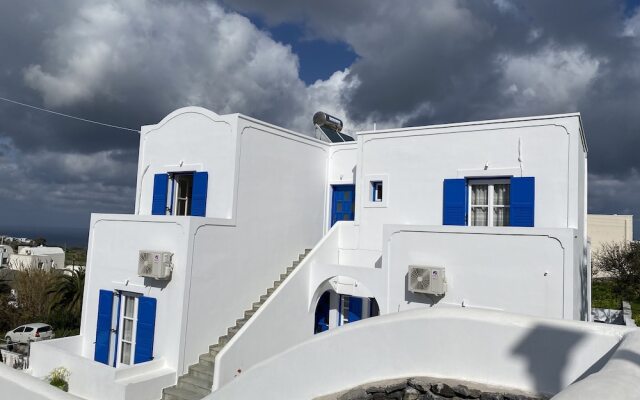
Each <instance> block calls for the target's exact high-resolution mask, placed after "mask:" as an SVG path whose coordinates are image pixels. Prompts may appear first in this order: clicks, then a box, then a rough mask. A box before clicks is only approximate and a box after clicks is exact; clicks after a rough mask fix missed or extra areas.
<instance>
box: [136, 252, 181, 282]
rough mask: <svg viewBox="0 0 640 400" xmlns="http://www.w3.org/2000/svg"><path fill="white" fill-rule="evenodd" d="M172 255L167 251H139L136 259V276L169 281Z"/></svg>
mask: <svg viewBox="0 0 640 400" xmlns="http://www.w3.org/2000/svg"><path fill="white" fill-rule="evenodd" d="M172 257H173V254H172V253H169V252H167V251H149V250H140V254H139V258H138V275H139V276H143V277H145V278H153V279H169V278H171V271H172V270H173V264H172V263H171V259H172Z"/></svg>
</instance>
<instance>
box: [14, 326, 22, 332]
mask: <svg viewBox="0 0 640 400" xmlns="http://www.w3.org/2000/svg"><path fill="white" fill-rule="evenodd" d="M13 332H14V333H22V332H24V326H21V327H20V328H18V329H16V330H15V331H13Z"/></svg>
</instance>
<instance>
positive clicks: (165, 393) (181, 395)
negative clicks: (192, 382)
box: [162, 386, 204, 400]
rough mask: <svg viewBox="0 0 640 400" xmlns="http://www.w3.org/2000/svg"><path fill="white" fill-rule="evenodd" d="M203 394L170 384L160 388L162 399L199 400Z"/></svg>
mask: <svg viewBox="0 0 640 400" xmlns="http://www.w3.org/2000/svg"><path fill="white" fill-rule="evenodd" d="M203 397H204V396H201V395H200V394H198V393H195V392H192V391H191V390H187V389H184V388H178V387H175V386H171V387H168V388H165V389H163V390H162V398H163V400H200V399H202V398H203Z"/></svg>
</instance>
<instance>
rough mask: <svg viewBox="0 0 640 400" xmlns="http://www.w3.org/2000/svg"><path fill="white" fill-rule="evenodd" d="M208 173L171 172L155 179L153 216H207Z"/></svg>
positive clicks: (156, 176) (159, 175)
mask: <svg viewBox="0 0 640 400" xmlns="http://www.w3.org/2000/svg"><path fill="white" fill-rule="evenodd" d="M208 180H209V174H208V173H207V172H169V173H160V174H155V175H154V178H153V202H152V204H151V214H152V215H190V216H197V217H204V216H206V209H207V190H208Z"/></svg>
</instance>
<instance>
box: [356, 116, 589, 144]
mask: <svg viewBox="0 0 640 400" xmlns="http://www.w3.org/2000/svg"><path fill="white" fill-rule="evenodd" d="M568 117H569V118H570V117H577V118H578V121H579V128H580V137H581V139H582V146H583V148H584V151H585V152H587V150H588V148H587V142H586V139H585V136H584V131H583V125H582V117H581V114H580V112H572V113H565V114H549V115H534V116H528V117H514V118H501V119H488V120H481V121H466V122H454V123H448V124H436V125H422V126H410V127H406V128H390V129H379V130H375V131H373V130H367V131H360V132H356V136H360V135H375V134H381V133H391V132H409V131H413V130H424V129H444V128H458V127H464V126H476V125H491V124H506V123H513V122H527V121H540V120H545V119H559V118H568Z"/></svg>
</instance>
